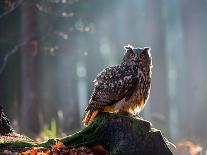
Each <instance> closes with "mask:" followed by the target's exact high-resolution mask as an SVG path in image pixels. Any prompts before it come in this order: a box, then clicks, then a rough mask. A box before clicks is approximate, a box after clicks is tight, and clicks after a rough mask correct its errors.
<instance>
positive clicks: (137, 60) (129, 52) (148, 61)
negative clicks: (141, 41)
mask: <svg viewBox="0 0 207 155" xmlns="http://www.w3.org/2000/svg"><path fill="white" fill-rule="evenodd" d="M124 48H125V50H126V52H125V54H124V58H123V60H122V64H124V65H139V66H140V67H151V66H152V56H151V53H150V50H151V48H149V47H144V48H134V47H133V46H131V45H128V46H124Z"/></svg>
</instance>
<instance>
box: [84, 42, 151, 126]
mask: <svg viewBox="0 0 207 155" xmlns="http://www.w3.org/2000/svg"><path fill="white" fill-rule="evenodd" d="M125 49H126V53H125V54H124V57H123V60H122V63H121V64H119V65H115V66H110V67H107V68H105V69H104V70H103V71H102V72H101V73H99V74H98V75H97V77H96V79H95V80H94V83H95V84H94V85H95V88H94V90H93V93H92V95H91V98H90V100H89V105H88V107H87V108H86V113H85V115H84V117H83V122H84V124H85V125H86V126H87V125H89V124H90V123H91V122H92V121H93V119H94V118H95V116H96V115H97V114H98V113H99V112H121V113H129V114H136V113H139V112H140V110H142V109H143V107H144V105H145V103H146V101H147V99H148V97H149V92H150V86H151V68H152V57H151V53H150V48H147V47H145V48H134V47H133V46H131V45H128V46H125Z"/></svg>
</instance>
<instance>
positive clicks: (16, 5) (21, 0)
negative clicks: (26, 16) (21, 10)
mask: <svg viewBox="0 0 207 155" xmlns="http://www.w3.org/2000/svg"><path fill="white" fill-rule="evenodd" d="M23 1H24V0H17V2H14V3H13V4H12V5H11V7H10V8H9V9H8V10H7V11H5V12H4V13H3V14H1V15H0V19H1V18H3V17H4V16H6V15H8V14H9V13H11V12H13V11H14V10H16V8H18V7H19V6H20V5H21V4H22V3H23Z"/></svg>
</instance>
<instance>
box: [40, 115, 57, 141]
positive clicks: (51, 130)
mask: <svg viewBox="0 0 207 155" xmlns="http://www.w3.org/2000/svg"><path fill="white" fill-rule="evenodd" d="M40 136H41V137H42V138H54V137H57V123H56V120H55V119H52V120H51V123H50V126H49V125H48V124H45V125H44V127H43V131H42V132H41V134H40Z"/></svg>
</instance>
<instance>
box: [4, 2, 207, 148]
mask: <svg viewBox="0 0 207 155" xmlns="http://www.w3.org/2000/svg"><path fill="white" fill-rule="evenodd" d="M206 15H207V1H205V0H198V1H195V0H172V1H164V0H130V1H126V0H113V1H109V0H104V1H103V0H96V1H93V0H36V1H35V0H31V1H26V0H4V1H1V2H0V104H1V105H3V107H4V111H5V113H6V114H7V115H8V117H9V119H10V120H11V122H12V123H13V125H14V127H15V129H16V130H17V131H19V132H21V133H24V134H26V135H29V136H32V137H37V136H38V135H39V134H40V133H41V131H42V130H43V128H44V126H45V125H48V124H49V125H50V123H51V121H52V120H55V123H56V126H57V128H58V134H59V135H61V133H66V134H71V133H73V132H74V131H77V130H79V129H80V128H83V124H82V122H81V118H82V116H83V114H84V110H85V107H86V106H87V104H88V100H89V98H90V94H91V92H92V90H93V82H92V81H93V80H94V79H95V77H96V75H97V74H98V73H99V72H100V71H101V70H102V69H103V68H105V67H106V66H108V65H115V64H118V63H120V61H121V59H122V57H123V54H124V48H123V47H124V46H125V45H128V44H131V45H133V46H135V47H146V46H147V47H151V49H152V51H151V52H152V57H153V66H154V67H153V73H152V79H153V80H152V89H151V95H150V98H149V101H148V103H147V105H146V106H145V108H144V110H143V111H142V112H141V114H140V115H141V116H142V117H143V118H144V119H147V120H149V121H151V122H152V125H153V126H154V127H156V128H158V129H160V130H161V131H162V133H163V134H164V135H165V136H166V137H168V138H169V139H170V140H171V141H172V142H177V141H182V140H190V141H193V142H194V143H197V144H199V145H202V146H204V147H206V146H207V140H206V139H207V134H206V131H207V121H206V118H207V70H206V68H207V61H206V58H207V52H206V49H207V42H206V41H207V18H206Z"/></svg>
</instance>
